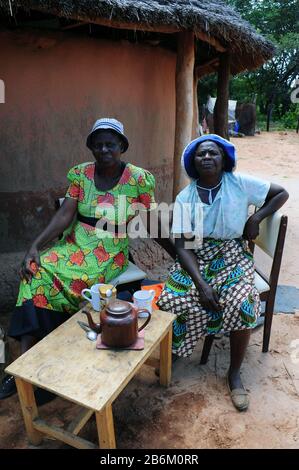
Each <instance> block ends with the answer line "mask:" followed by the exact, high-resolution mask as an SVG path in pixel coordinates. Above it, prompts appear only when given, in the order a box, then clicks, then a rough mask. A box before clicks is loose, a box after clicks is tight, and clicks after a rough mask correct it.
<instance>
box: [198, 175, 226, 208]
mask: <svg viewBox="0 0 299 470" xmlns="http://www.w3.org/2000/svg"><path fill="white" fill-rule="evenodd" d="M221 183H222V180H220V181H219V183H218V184H216V186H214V187H213V188H204V187H203V186H199V184H198V183H196V186H197V187H198V188H199V189H203V190H204V191H209V204H212V202H213V197H212V191H213V190H214V189H217V188H218V187H219V186H220V185H221Z"/></svg>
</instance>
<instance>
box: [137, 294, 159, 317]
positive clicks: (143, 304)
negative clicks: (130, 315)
mask: <svg viewBox="0 0 299 470" xmlns="http://www.w3.org/2000/svg"><path fill="white" fill-rule="evenodd" d="M154 297H155V291H154V290H137V291H136V292H135V293H134V294H133V303H134V306H135V307H136V308H145V309H146V310H148V311H149V312H150V313H152V310H153V307H152V302H153V299H154ZM138 317H139V318H145V317H148V314H147V313H146V312H141V313H139V315H138Z"/></svg>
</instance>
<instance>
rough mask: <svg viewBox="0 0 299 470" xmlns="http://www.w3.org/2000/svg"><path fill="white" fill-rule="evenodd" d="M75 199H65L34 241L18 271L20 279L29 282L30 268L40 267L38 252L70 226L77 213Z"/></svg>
mask: <svg viewBox="0 0 299 470" xmlns="http://www.w3.org/2000/svg"><path fill="white" fill-rule="evenodd" d="M77 205H78V201H77V199H73V198H69V197H66V198H65V199H64V201H63V203H62V205H61V207H60V208H59V210H58V211H57V212H56V214H55V215H54V217H53V218H52V219H51V221H50V223H49V225H48V226H47V227H46V228H45V230H44V231H43V232H42V233H41V234H40V235H39V236H38V237H37V238H36V239H35V240H34V242H33V243H32V245H31V247H30V248H29V250H28V252H27V253H26V255H25V258H24V260H23V262H22V265H21V269H20V276H21V279H26V280H27V281H30V280H31V277H32V276H33V275H34V274H35V272H36V269H33V267H32V266H31V264H32V263H35V264H36V265H37V267H39V266H40V257H39V253H38V252H39V250H40V249H41V248H43V246H45V245H46V244H47V243H49V242H51V241H52V240H54V239H55V238H56V237H58V236H59V235H60V234H61V233H62V232H63V231H64V230H65V229H66V228H67V227H69V225H70V224H71V222H72V220H73V218H74V216H75V214H76V212H77Z"/></svg>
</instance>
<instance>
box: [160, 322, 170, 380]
mask: <svg viewBox="0 0 299 470" xmlns="http://www.w3.org/2000/svg"><path fill="white" fill-rule="evenodd" d="M171 345H172V326H171V327H170V329H169V331H168V333H167V335H166V336H165V337H164V338H163V339H162V341H161V343H160V384H161V385H164V387H168V386H169V385H170V380H171Z"/></svg>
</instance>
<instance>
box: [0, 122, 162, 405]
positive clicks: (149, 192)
mask: <svg viewBox="0 0 299 470" xmlns="http://www.w3.org/2000/svg"><path fill="white" fill-rule="evenodd" d="M86 144H87V147H88V148H89V149H90V150H91V151H92V153H93V156H94V158H95V160H96V161H95V163H82V164H79V165H76V166H75V167H73V168H71V169H70V171H69V173H68V179H69V181H70V185H69V188H68V190H67V193H66V197H65V200H64V202H63V204H62V206H61V208H60V209H59V211H58V212H57V213H56V214H55V215H54V217H53V219H52V220H51V222H50V223H49V225H48V226H47V227H46V229H45V230H44V231H43V232H42V233H41V235H40V236H38V237H37V239H36V240H35V241H34V242H33V244H32V245H31V247H30V249H29V251H28V252H27V254H26V255H25V258H24V260H23V263H22V266H21V270H20V276H21V278H22V282H21V285H20V290H19V296H18V300H17V305H16V309H15V311H14V313H13V316H12V319H11V323H10V327H9V331H8V334H9V336H11V337H13V338H16V339H19V340H20V341H21V353H22V354H23V353H24V352H25V351H27V350H28V349H29V348H30V347H31V346H32V345H33V344H35V343H36V342H37V341H38V340H39V339H41V338H43V337H44V336H46V335H47V334H48V333H50V332H51V331H52V330H53V329H55V328H56V327H57V326H59V325H60V324H61V323H63V322H64V321H65V320H67V319H68V318H69V315H70V314H73V313H75V312H76V311H78V309H79V304H80V302H81V301H82V300H83V299H82V296H81V291H82V290H83V289H84V288H86V287H90V286H92V285H93V284H95V283H98V282H104V283H105V282H110V281H111V280H112V279H113V278H115V277H117V276H118V275H119V274H121V273H122V272H123V271H125V270H126V268H127V266H128V237H127V234H126V225H127V223H128V222H129V221H130V220H131V219H132V218H133V217H134V216H135V215H136V207H138V210H140V209H143V210H145V211H149V210H151V209H152V208H153V207H154V205H155V199H154V189H155V179H154V177H153V175H152V174H151V173H149V172H148V171H146V170H143V169H142V168H138V167H136V166H134V165H132V164H131V163H125V162H123V161H121V159H120V157H121V154H122V153H124V152H125V151H126V150H127V148H128V146H129V144H128V139H127V137H126V136H125V135H124V132H123V125H122V124H121V123H120V122H118V121H117V120H115V119H110V118H105V119H99V120H98V121H96V123H95V124H94V126H93V129H92V131H91V133H90V134H89V135H88V138H87V142H86ZM99 224H100V225H101V228H99ZM62 232H64V233H63V237H62V239H61V240H59V241H56V243H55V244H54V245H53V246H52V247H51V248H48V249H46V250H44V251H40V250H42V248H43V247H44V246H45V245H46V244H48V243H49V242H51V241H52V240H54V239H57V237H58V236H59V235H60V234H61V233H62ZM163 244H164V246H165V240H164V242H163ZM15 390H16V389H15V384H14V379H13V377H12V376H6V377H5V378H4V380H3V382H2V385H1V386H0V399H1V398H6V397H8V396H10V395H12V394H13V393H14V392H15Z"/></svg>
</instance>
